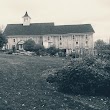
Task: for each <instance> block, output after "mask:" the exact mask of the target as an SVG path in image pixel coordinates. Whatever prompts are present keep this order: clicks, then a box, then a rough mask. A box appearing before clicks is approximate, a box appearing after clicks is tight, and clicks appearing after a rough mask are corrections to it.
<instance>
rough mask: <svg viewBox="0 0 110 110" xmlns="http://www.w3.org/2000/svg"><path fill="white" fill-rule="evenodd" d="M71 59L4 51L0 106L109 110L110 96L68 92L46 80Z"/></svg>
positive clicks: (0, 64)
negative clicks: (59, 89) (64, 92)
mask: <svg viewBox="0 0 110 110" xmlns="http://www.w3.org/2000/svg"><path fill="white" fill-rule="evenodd" d="M67 62H68V61H67V60H62V58H56V57H38V56H23V55H6V54H0V110H109V98H105V97H87V96H69V95H65V94H62V93H60V92H57V91H56V90H55V87H54V86H52V85H50V84H49V83H47V82H46V77H47V75H48V74H49V73H51V72H52V71H54V70H55V69H58V68H61V67H62V66H64V65H65V64H67Z"/></svg>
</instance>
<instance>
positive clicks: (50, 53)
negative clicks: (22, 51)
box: [46, 46, 59, 56]
mask: <svg viewBox="0 0 110 110" xmlns="http://www.w3.org/2000/svg"><path fill="white" fill-rule="evenodd" d="M58 51H59V49H57V48H55V47H54V46H53V47H49V48H47V50H46V52H47V53H48V54H49V55H51V56H53V55H55V54H56V53H58Z"/></svg>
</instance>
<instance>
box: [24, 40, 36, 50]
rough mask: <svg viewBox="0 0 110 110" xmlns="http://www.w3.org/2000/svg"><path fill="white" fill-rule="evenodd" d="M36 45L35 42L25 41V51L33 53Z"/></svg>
mask: <svg viewBox="0 0 110 110" xmlns="http://www.w3.org/2000/svg"><path fill="white" fill-rule="evenodd" d="M35 45H36V44H35V42H34V40H32V39H29V40H27V41H25V43H24V50H26V51H31V52H32V51H33V50H34V47H35Z"/></svg>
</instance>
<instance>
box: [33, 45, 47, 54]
mask: <svg viewBox="0 0 110 110" xmlns="http://www.w3.org/2000/svg"><path fill="white" fill-rule="evenodd" d="M33 51H34V52H35V53H36V54H37V55H44V54H45V48H44V46H43V45H40V44H36V45H35V46H34V49H33Z"/></svg>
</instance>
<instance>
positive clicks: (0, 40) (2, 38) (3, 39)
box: [0, 33, 7, 48]
mask: <svg viewBox="0 0 110 110" xmlns="http://www.w3.org/2000/svg"><path fill="white" fill-rule="evenodd" d="M6 43H7V39H6V37H5V36H4V35H3V34H2V33H0V48H2V47H3V45H4V44H6Z"/></svg>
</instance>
